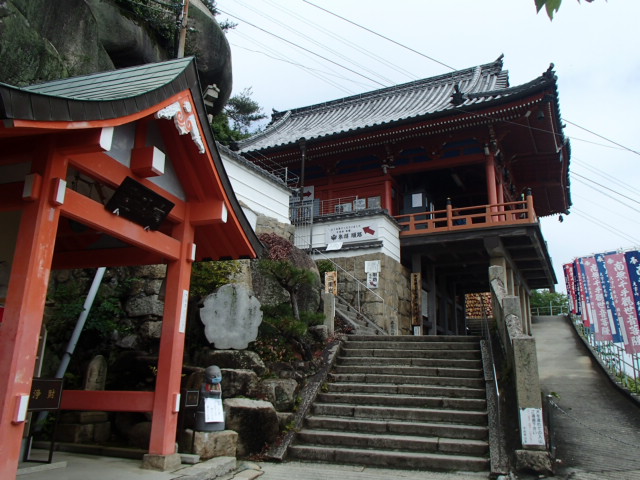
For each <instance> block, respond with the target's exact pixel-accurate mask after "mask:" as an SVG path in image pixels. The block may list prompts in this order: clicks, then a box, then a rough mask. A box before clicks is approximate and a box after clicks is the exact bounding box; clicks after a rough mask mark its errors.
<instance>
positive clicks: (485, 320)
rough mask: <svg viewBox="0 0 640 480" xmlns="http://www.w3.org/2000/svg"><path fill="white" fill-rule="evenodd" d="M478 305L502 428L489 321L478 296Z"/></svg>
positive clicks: (482, 300)
mask: <svg viewBox="0 0 640 480" xmlns="http://www.w3.org/2000/svg"><path fill="white" fill-rule="evenodd" d="M480 303H481V304H482V333H483V335H482V336H483V337H484V338H485V340H486V342H487V344H488V346H489V354H490V356H491V368H492V373H493V387H494V389H495V391H496V398H497V405H496V413H497V420H498V427H499V428H500V429H501V428H502V423H501V419H500V387H499V385H498V374H497V373H496V356H495V353H494V351H493V341H492V340H491V330H489V319H488V318H487V309H486V308H485V305H484V298H483V297H482V296H480Z"/></svg>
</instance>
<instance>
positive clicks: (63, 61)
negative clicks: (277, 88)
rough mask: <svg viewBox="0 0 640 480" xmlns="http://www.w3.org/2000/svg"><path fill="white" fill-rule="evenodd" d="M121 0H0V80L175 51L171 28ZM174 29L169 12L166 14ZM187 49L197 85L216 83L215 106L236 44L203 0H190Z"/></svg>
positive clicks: (17, 81) (110, 65) (227, 85)
mask: <svg viewBox="0 0 640 480" xmlns="http://www.w3.org/2000/svg"><path fill="white" fill-rule="evenodd" d="M124 4H126V2H119V1H117V0H55V1H51V0H0V82H3V83H8V84H10V85H16V86H24V85H29V84H33V83H39V82H44V81H47V80H53V79H58V78H65V77H71V76H76V75H83V74H87V73H92V72H98V71H105V70H113V69H117V68H122V67H128V66H133V65H140V64H144V63H152V62H158V61H162V60H166V59H168V58H171V57H172V55H173V51H174V50H175V48H174V45H173V42H172V41H171V38H172V37H173V32H172V31H169V32H167V31H165V32H159V31H158V28H157V26H156V25H153V24H152V23H151V22H150V21H144V20H140V15H135V14H134V13H132V12H130V11H127V10H126V8H124V7H123V6H122V5H124ZM162 15H164V17H165V21H166V24H167V25H168V26H169V28H170V29H172V28H173V26H174V25H175V22H172V16H171V14H169V13H167V14H162ZM189 32H190V33H189V35H188V38H187V48H186V53H185V54H186V55H195V56H196V58H197V64H198V71H199V75H200V84H201V85H202V88H203V89H204V88H205V87H206V86H207V85H210V84H216V85H217V86H218V88H220V95H219V98H218V102H217V104H216V105H215V106H214V111H212V112H211V113H214V114H215V113H217V112H219V111H220V110H221V109H222V107H223V106H224V104H225V103H226V102H227V100H228V99H229V96H230V94H231V87H232V76H231V51H230V48H229V44H228V42H227V40H226V37H225V35H224V32H223V31H222V30H221V29H220V27H219V25H218V23H217V22H216V20H215V18H214V16H213V15H212V14H211V12H210V11H209V10H208V9H207V8H206V7H205V6H204V5H203V4H202V2H201V1H200V0H191V1H190V7H189Z"/></svg>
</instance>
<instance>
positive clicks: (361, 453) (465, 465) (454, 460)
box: [290, 445, 489, 471]
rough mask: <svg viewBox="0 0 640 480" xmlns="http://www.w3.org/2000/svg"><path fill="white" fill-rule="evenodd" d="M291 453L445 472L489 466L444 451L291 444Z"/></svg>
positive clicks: (479, 459) (314, 458)
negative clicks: (381, 449)
mask: <svg viewBox="0 0 640 480" xmlns="http://www.w3.org/2000/svg"><path fill="white" fill-rule="evenodd" d="M290 454H291V456H292V457H294V458H297V459H300V460H310V461H320V462H330V463H343V464H352V465H370V466H378V467H386V468H404V469H421V470H443V471H444V470H449V471H454V470H457V471H461V470H463V471H486V470H487V469H488V468H489V461H488V459H487V458H484V457H472V456H462V455H444V454H440V453H418V452H388V451H380V450H373V449H372V450H369V449H364V448H344V447H342V448H335V447H321V446H308V445H293V446H291V447H290Z"/></svg>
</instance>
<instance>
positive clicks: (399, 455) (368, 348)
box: [288, 335, 489, 471]
mask: <svg viewBox="0 0 640 480" xmlns="http://www.w3.org/2000/svg"><path fill="white" fill-rule="evenodd" d="M479 343H480V339H479V337H470V336H420V337H418V336H357V335H353V336H350V337H348V340H347V341H346V342H345V344H344V346H343V348H342V350H341V353H340V356H339V357H338V359H337V361H336V365H335V367H334V369H333V371H332V373H330V375H329V378H328V383H327V384H326V385H325V386H324V387H323V388H322V391H321V393H319V394H318V396H317V398H316V400H315V402H314V404H313V406H312V409H311V413H310V415H309V416H307V418H306V419H305V424H304V428H303V429H302V430H300V431H299V432H298V433H297V435H296V437H295V442H294V444H293V445H291V446H290V447H289V452H288V453H289V457H293V458H296V459H299V460H309V461H321V462H322V461H324V462H331V463H343V464H358V465H369V466H378V467H388V468H406V469H413V470H444V471H488V470H489V444H488V426H487V405H486V393H485V382H484V377H483V372H482V360H481V352H480V345H479Z"/></svg>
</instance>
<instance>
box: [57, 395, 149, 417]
mask: <svg viewBox="0 0 640 480" xmlns="http://www.w3.org/2000/svg"><path fill="white" fill-rule="evenodd" d="M154 397H155V394H154V393H153V392H131V391H116V390H63V392H62V402H61V404H60V409H61V410H97V411H100V412H151V411H152V410H153V400H154Z"/></svg>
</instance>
